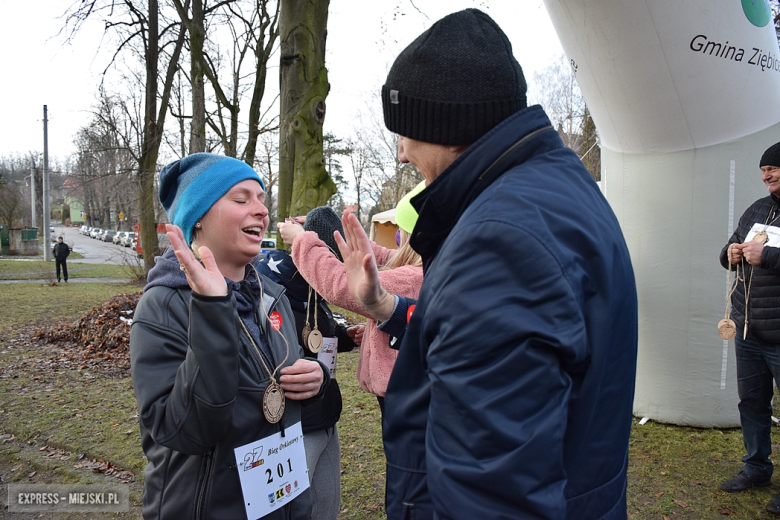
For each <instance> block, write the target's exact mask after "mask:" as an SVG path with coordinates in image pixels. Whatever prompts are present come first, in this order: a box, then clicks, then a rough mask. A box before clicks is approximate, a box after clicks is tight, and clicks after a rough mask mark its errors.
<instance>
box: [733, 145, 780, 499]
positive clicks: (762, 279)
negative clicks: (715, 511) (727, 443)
mask: <svg viewBox="0 0 780 520" xmlns="http://www.w3.org/2000/svg"><path fill="white" fill-rule="evenodd" d="M758 166H759V168H760V170H761V180H762V181H764V184H765V185H766V187H767V190H768V191H769V196H767V197H764V198H761V199H758V200H757V201H756V202H754V203H753V204H752V205H751V206H750V207H749V208H748V209H747V210H746V211H745V213H744V214H743V215H742V218H740V219H739V226H737V229H736V231H734V234H733V235H731V238H730V239H729V241H728V243H727V244H726V245H725V246H724V247H723V250H722V251H721V252H720V263H721V265H723V267H725V268H726V269H738V270H739V272H740V273H742V276H743V277H745V278H744V279H745V280H750V283H749V284H748V294H745V285H744V284H739V283H738V284H737V286H736V289H735V290H734V292H733V293H732V295H731V303H732V306H731V309H732V310H731V319H732V320H733V321H734V324H735V326H736V329H737V335H736V337H735V338H734V348H735V350H736V355H737V391H738V392H739V421H740V424H741V425H742V440H743V441H744V443H745V451H746V452H747V453H746V454H745V456H744V457H742V462H744V463H745V465H744V466H743V467H742V470H741V471H740V472H739V473H737V475H735V476H734V477H732V478H730V479H728V480H727V481H725V482H723V483H722V484H721V485H720V489H722V490H723V491H728V492H730V493H733V492H736V491H744V490H746V489H750V488H754V487H768V486H770V485H771V484H772V472H773V469H774V468H773V466H772V461H771V460H769V456H770V455H771V454H772V441H771V438H770V437H771V435H770V434H771V429H772V396H773V395H774V382H775V381H777V383H778V386H780V330H779V328H778V323H780V307H778V305H777V301H778V299H779V298H780V276H778V273H780V198H778V197H780V143H775V144H774V145H772V146H770V147H769V148H768V149H767V150H766V151H765V152H764V154H763V155H762V156H761V160H760V161H759V163H758ZM767 510H769V511H770V512H772V513H775V514H780V494H777V495H775V496H774V497H773V498H772V500H771V501H770V502H769V505H767Z"/></svg>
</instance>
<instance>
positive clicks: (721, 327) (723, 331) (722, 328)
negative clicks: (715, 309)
mask: <svg viewBox="0 0 780 520" xmlns="http://www.w3.org/2000/svg"><path fill="white" fill-rule="evenodd" d="M718 336H720V337H721V338H722V339H725V340H726V341H729V340H732V339H734V338H735V337H736V336H737V326H736V324H735V323H734V321H733V320H732V319H730V318H723V319H722V320H720V321H719V322H718Z"/></svg>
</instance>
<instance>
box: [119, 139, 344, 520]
mask: <svg viewBox="0 0 780 520" xmlns="http://www.w3.org/2000/svg"><path fill="white" fill-rule="evenodd" d="M159 194H160V202H161V203H162V206H163V208H165V210H166V212H167V213H168V217H169V220H170V221H171V222H172V223H173V224H168V225H167V231H168V237H169V238H170V241H171V248H169V249H168V250H167V251H166V252H165V253H164V254H163V256H162V257H161V258H160V259H159V260H158V261H157V264H156V265H155V266H154V268H153V269H152V270H151V271H150V273H149V283H148V285H147V286H146V288H145V290H144V295H143V297H142V298H141V300H140V301H139V303H138V306H137V308H136V312H135V315H134V318H133V324H132V329H131V333H130V362H131V372H132V377H133V388H134V391H135V395H136V400H137V402H138V409H139V420H140V428H141V443H142V446H143V450H144V453H145V454H146V457H147V458H148V460H149V464H148V465H147V467H146V470H145V471H144V493H143V502H144V507H143V516H144V518H147V519H180V518H197V519H201V518H202V519H225V520H227V519H231V520H233V519H240V518H250V519H252V520H254V519H255V518H260V517H262V518H267V519H279V520H281V519H285V520H287V519H295V520H308V519H309V518H310V516H311V498H310V492H309V490H308V476H307V473H308V469H307V466H306V455H305V451H304V448H303V441H302V437H303V434H302V431H301V425H300V422H301V403H302V402H304V401H309V400H315V399H319V398H321V397H322V395H323V393H324V391H325V389H326V388H327V385H328V383H329V381H330V376H329V375H328V373H327V367H325V366H324V365H323V364H322V363H320V362H319V361H317V360H315V359H305V358H304V357H303V350H302V349H301V348H300V345H299V344H298V341H297V334H296V329H295V318H294V316H293V314H292V310H291V309H290V305H289V303H288V301H287V299H286V298H285V297H284V288H283V287H281V286H279V285H277V284H276V283H274V282H272V281H271V280H269V279H267V278H266V277H264V276H263V275H260V274H258V273H257V270H256V264H257V262H258V261H259V260H258V258H257V257H258V255H259V254H260V249H261V241H262V237H263V233H264V232H265V229H266V227H267V226H268V210H267V209H266V207H265V205H264V204H263V201H264V199H265V192H264V189H263V182H262V180H261V179H260V177H259V176H258V175H257V173H256V172H255V171H254V170H252V169H251V168H250V167H249V166H247V165H246V164H245V163H243V162H242V161H239V160H237V159H232V158H228V157H222V156H218V155H213V154H206V153H198V154H193V155H190V156H188V157H185V158H184V159H181V160H180V161H176V162H174V163H171V164H169V165H168V166H166V167H165V168H164V169H163V170H162V172H161V173H160V189H159ZM196 254H197V256H196Z"/></svg>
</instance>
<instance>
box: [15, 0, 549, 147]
mask: <svg viewBox="0 0 780 520" xmlns="http://www.w3.org/2000/svg"><path fill="white" fill-rule="evenodd" d="M70 5H71V0H34V1H25V0H0V12H2V13H3V16H2V17H0V48H2V49H3V52H2V53H1V54H0V70H2V71H3V74H2V77H3V80H2V82H0V94H1V95H0V99H2V101H1V102H0V121H2V125H0V155H6V154H11V153H26V152H28V151H41V150H42V149H43V123H42V121H43V105H48V109H49V155H50V156H52V157H58V158H60V159H64V158H65V157H67V156H68V155H69V154H71V153H72V152H73V151H74V147H73V144H72V140H73V136H74V135H75V133H76V131H77V130H78V129H79V128H80V127H82V126H84V125H86V124H87V123H88V121H89V109H90V107H91V106H92V105H93V104H94V101H95V95H96V92H97V86H98V84H99V82H100V79H101V74H102V72H103V69H104V68H105V67H106V65H107V64H108V62H109V59H110V51H111V49H112V47H111V44H110V43H108V44H106V45H104V48H103V49H102V50H101V51H99V50H98V48H99V47H100V43H101V40H102V26H101V25H100V24H99V23H97V22H93V23H91V24H87V25H85V27H84V29H83V31H82V32H81V33H80V34H79V35H78V37H77V38H76V40H75V42H73V43H71V44H66V43H65V38H64V37H63V36H58V32H59V30H60V28H61V26H62V23H63V22H62V20H61V19H60V18H59V17H60V16H61V15H62V14H63V13H64V12H65V11H66V10H67V8H68V7H69V6H70ZM415 7H416V9H415ZM467 7H477V8H480V9H482V10H484V11H486V12H487V13H488V14H490V15H491V16H492V17H493V18H494V19H495V20H496V21H497V22H498V23H499V25H501V27H502V28H503V29H504V31H506V33H507V35H508V36H509V38H510V40H511V41H512V45H513V50H514V53H515V56H516V57H517V59H518V61H519V62H520V64H521V65H522V67H523V70H524V72H525V75H526V79H527V80H528V81H529V83H531V80H532V79H533V74H534V72H535V71H538V70H541V69H543V68H545V67H546V66H547V65H549V64H550V63H551V62H552V61H553V60H555V59H556V58H557V57H558V56H560V55H561V54H562V52H563V51H562V50H561V46H560V43H559V41H558V38H557V36H556V35H555V31H554V30H553V27H552V23H551V22H550V19H549V16H548V15H547V11H546V10H545V8H544V5H543V4H542V0H524V1H523V2H518V1H517V0H492V1H491V0H482V1H479V0H447V1H446V2H445V1H441V0H414V1H413V3H412V2H411V1H409V0H382V1H377V0H331V2H330V12H329V18H328V40H327V56H326V66H327V67H328V71H329V81H330V84H331V92H330V95H329V96H328V99H327V106H328V109H327V115H326V119H325V130H326V131H330V132H333V133H334V134H336V135H337V136H340V137H347V136H349V135H350V134H351V133H352V132H353V131H354V129H355V128H358V127H359V126H360V122H359V121H358V120H357V119H356V118H357V115H358V113H359V112H365V111H366V110H367V108H366V107H367V104H368V103H370V99H371V96H372V94H373V93H375V92H377V91H378V90H379V89H380V87H381V85H382V84H383V83H384V79H385V77H386V75H387V70H388V69H389V67H390V65H391V64H392V62H393V60H394V59H395V57H396V56H397V55H398V53H399V52H400V51H401V50H402V49H403V48H404V47H405V46H406V45H408V44H409V43H410V42H411V41H412V40H413V39H414V38H415V37H416V36H418V35H419V34H420V33H421V32H422V31H424V30H425V29H427V28H428V27H430V25H431V24H432V23H433V22H435V21H436V20H438V19H439V18H441V17H442V16H444V15H446V14H448V13H451V12H455V11H458V10H460V9H464V8H467ZM277 71H278V69H277V68H274V69H273V70H271V71H270V72H269V83H271V85H269V90H271V89H274V90H275V91H278V72H277ZM114 77H116V75H113V76H112V75H109V78H110V79H111V78H114ZM529 88H530V89H532V88H533V85H532V84H531V85H529ZM270 99H271V96H269V95H266V100H270Z"/></svg>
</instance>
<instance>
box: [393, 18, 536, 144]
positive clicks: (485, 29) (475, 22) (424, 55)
mask: <svg viewBox="0 0 780 520" xmlns="http://www.w3.org/2000/svg"><path fill="white" fill-rule="evenodd" d="M526 90H527V88H526V83H525V77H524V76H523V69H522V68H521V67H520V64H519V63H518V62H517V60H516V59H515V57H514V55H512V45H511V44H510V43H509V39H508V38H507V37H506V34H504V32H503V31H502V30H501V28H500V27H499V26H498V25H497V24H496V22H494V21H493V19H492V18H490V17H489V16H488V15H486V14H485V13H483V12H482V11H479V10H478V9H466V10H464V11H460V12H457V13H453V14H451V15H448V16H445V17H444V18H442V19H441V20H439V21H438V22H436V23H435V24H433V25H432V26H431V27H430V28H429V29H428V30H427V31H425V32H424V33H422V34H421V35H420V36H419V37H418V38H417V39H416V40H414V41H413V42H412V43H411V44H410V45H409V46H408V47H407V48H406V49H404V50H403V51H402V52H401V54H399V55H398V58H396V60H395V63H393V66H392V68H391V69H390V73H389V74H388V75H387V81H386V82H385V84H384V86H382V105H383V108H384V115H385V125H386V126H387V128H388V129H389V130H390V131H392V132H395V133H397V134H399V135H402V136H404V137H409V138H411V139H415V140H417V141H424V142H426V143H435V144H444V145H458V146H459V145H470V144H472V143H474V142H475V141H477V140H478V139H479V138H480V137H482V136H483V135H485V134H486V133H487V132H489V131H490V130H491V129H492V128H493V127H495V126H496V125H497V124H499V123H500V122H501V121H503V120H504V119H506V118H507V117H509V116H511V115H512V114H514V113H515V112H517V111H518V110H522V109H523V108H525V107H526Z"/></svg>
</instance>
